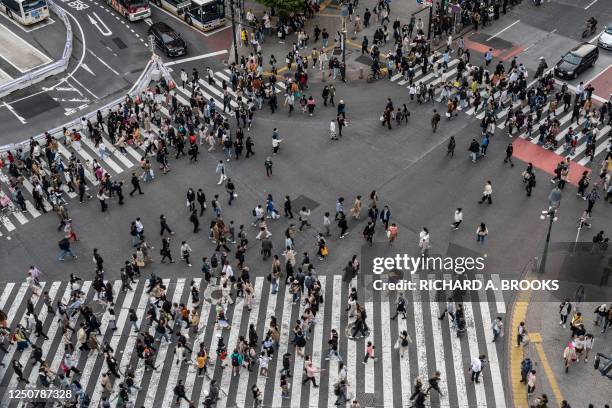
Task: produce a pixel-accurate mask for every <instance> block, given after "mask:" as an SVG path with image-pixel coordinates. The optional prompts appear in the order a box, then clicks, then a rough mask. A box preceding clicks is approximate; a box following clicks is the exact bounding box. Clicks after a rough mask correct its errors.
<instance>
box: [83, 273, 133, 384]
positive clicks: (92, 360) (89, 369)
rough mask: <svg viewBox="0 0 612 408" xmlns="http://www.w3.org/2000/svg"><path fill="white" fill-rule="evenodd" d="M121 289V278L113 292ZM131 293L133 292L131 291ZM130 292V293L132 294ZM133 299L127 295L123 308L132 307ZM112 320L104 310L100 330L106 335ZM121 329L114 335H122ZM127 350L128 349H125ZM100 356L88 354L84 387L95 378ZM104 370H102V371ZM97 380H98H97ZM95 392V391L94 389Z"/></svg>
mask: <svg viewBox="0 0 612 408" xmlns="http://www.w3.org/2000/svg"><path fill="white" fill-rule="evenodd" d="M120 290H121V281H120V280H116V281H115V283H114V284H113V293H114V294H116V293H118V292H119V291H120ZM130 293H131V292H130ZM130 293H128V295H129V294H130ZM132 299H133V296H125V298H124V299H123V306H122V307H123V308H125V307H127V308H128V309H129V308H130V306H131V305H132ZM109 320H110V314H109V313H107V312H106V310H105V311H104V316H102V320H101V321H100V331H101V332H102V334H103V337H104V335H106V330H107V329H108V323H109ZM117 330H118V331H119V333H113V337H114V336H115V335H119V336H121V330H120V329H119V328H118V329H117ZM124 351H127V350H124ZM98 356H99V354H97V353H94V352H92V351H90V352H89V354H88V355H87V361H86V362H85V367H83V369H82V370H81V372H82V374H81V385H82V386H83V389H84V390H86V389H87V385H88V384H89V381H90V380H91V379H92V378H93V369H94V367H95V365H96V361H97V360H98ZM101 372H102V371H100V373H101ZM97 378H98V377H95V378H93V379H94V380H97ZM96 382H97V381H96ZM97 388H100V386H99V384H96V389H97ZM94 393H95V391H94Z"/></svg>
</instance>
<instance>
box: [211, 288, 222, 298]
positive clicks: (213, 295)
mask: <svg viewBox="0 0 612 408" xmlns="http://www.w3.org/2000/svg"><path fill="white" fill-rule="evenodd" d="M221 296H222V294H221V290H219V289H215V290H213V291H212V292H210V297H211V298H212V299H221Z"/></svg>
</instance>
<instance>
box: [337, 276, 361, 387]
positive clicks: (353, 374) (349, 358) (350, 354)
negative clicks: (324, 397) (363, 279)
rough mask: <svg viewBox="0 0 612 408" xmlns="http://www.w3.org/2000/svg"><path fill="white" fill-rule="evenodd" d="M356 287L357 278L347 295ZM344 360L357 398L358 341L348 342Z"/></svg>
mask: <svg viewBox="0 0 612 408" xmlns="http://www.w3.org/2000/svg"><path fill="white" fill-rule="evenodd" d="M356 287H357V277H355V278H353V280H351V284H350V286H349V290H348V291H347V294H350V293H351V288H356ZM347 298H348V295H347ZM347 326H348V317H347ZM338 334H340V333H338ZM349 334H350V333H349ZM344 358H345V360H346V369H347V371H348V373H347V375H346V378H347V380H348V383H349V387H351V388H352V390H353V392H352V393H353V395H355V396H356V395H357V359H358V358H359V356H357V340H351V339H348V340H347V347H346V356H345V357H344Z"/></svg>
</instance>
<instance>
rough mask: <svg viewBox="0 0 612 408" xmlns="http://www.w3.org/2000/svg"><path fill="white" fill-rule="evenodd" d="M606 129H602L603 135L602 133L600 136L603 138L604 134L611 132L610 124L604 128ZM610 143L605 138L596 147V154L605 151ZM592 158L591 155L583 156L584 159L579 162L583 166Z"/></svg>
mask: <svg viewBox="0 0 612 408" xmlns="http://www.w3.org/2000/svg"><path fill="white" fill-rule="evenodd" d="M604 130H605V133H604ZM604 130H602V131H601V135H600V138H602V139H603V136H604V135H606V134H607V133H609V132H610V126H606V127H605V128H604ZM609 145H610V143H609V142H606V141H605V140H604V141H603V142H601V143H600V144H599V145H598V146H597V147H596V148H595V156H597V155H599V154H601V153H602V152H603V151H605V150H606V149H607V148H608V146H609ZM590 160H591V159H590V157H589V156H586V157H583V158H582V159H580V161H579V162H578V164H580V165H581V166H586V164H587V163H588V162H589V161H590Z"/></svg>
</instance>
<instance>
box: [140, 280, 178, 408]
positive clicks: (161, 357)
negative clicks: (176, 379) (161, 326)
mask: <svg viewBox="0 0 612 408" xmlns="http://www.w3.org/2000/svg"><path fill="white" fill-rule="evenodd" d="M184 287H185V279H179V280H178V281H177V282H176V287H175V288H174V293H173V294H172V303H180V301H181V296H182V295H183V289H184ZM172 324H173V325H175V324H176V321H173V322H172ZM169 327H170V326H169ZM168 337H170V336H168ZM171 348H174V345H173V344H171V343H170V342H168V341H165V340H163V338H162V339H161V340H160V344H159V348H158V350H157V355H156V359H155V364H156V365H157V364H163V363H164V361H165V360H166V354H168V350H169V349H171ZM172 360H173V359H172ZM172 360H171V361H172ZM161 376H162V370H161V369H160V370H155V371H153V372H152V373H151V379H150V380H149V387H148V389H147V390H146V393H147V395H146V398H145V402H144V406H145V407H152V406H154V402H155V401H159V400H160V399H161V398H157V393H158V392H160V387H159V382H160V380H161Z"/></svg>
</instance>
